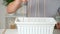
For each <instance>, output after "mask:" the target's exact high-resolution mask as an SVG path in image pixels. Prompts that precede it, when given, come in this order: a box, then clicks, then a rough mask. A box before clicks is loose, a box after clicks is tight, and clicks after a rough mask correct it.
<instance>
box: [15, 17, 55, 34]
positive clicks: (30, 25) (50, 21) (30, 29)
mask: <svg viewBox="0 0 60 34" xmlns="http://www.w3.org/2000/svg"><path fill="white" fill-rule="evenodd" d="M15 23H16V24H17V29H18V34H53V30H54V26H55V24H56V21H55V20H54V18H44V17H43V18H41V17H38V18H36V17H24V18H23V17H17V18H16V20H15Z"/></svg>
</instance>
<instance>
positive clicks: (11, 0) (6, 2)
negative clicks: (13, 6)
mask: <svg viewBox="0 0 60 34" xmlns="http://www.w3.org/2000/svg"><path fill="white" fill-rule="evenodd" d="M3 1H4V3H3V4H5V6H7V5H8V4H9V3H11V2H13V1H14V0H3Z"/></svg>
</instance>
